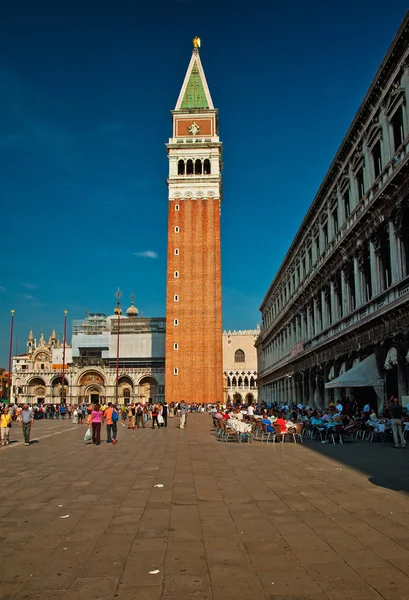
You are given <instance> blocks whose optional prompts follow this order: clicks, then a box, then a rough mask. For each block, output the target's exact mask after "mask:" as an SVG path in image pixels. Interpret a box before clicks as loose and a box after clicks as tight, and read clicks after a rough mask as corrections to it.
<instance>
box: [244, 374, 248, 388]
mask: <svg viewBox="0 0 409 600" xmlns="http://www.w3.org/2000/svg"><path fill="white" fill-rule="evenodd" d="M244 387H249V378H248V377H247V376H246V377H245V378H244Z"/></svg>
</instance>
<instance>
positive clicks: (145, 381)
mask: <svg viewBox="0 0 409 600" xmlns="http://www.w3.org/2000/svg"><path fill="white" fill-rule="evenodd" d="M157 393H158V382H157V381H156V379H154V378H153V377H142V379H141V380H140V382H139V393H138V396H139V398H138V399H139V401H140V402H143V403H149V402H155V401H156V394H157Z"/></svg>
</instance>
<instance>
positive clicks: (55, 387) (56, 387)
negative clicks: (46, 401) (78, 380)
mask: <svg viewBox="0 0 409 600" xmlns="http://www.w3.org/2000/svg"><path fill="white" fill-rule="evenodd" d="M62 383H63V378H62V376H58V377H55V378H54V379H53V380H52V382H51V402H61V401H62V402H65V401H66V399H67V397H68V391H69V387H68V386H69V384H68V379H67V378H66V377H64V390H63V385H62Z"/></svg>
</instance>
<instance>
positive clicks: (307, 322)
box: [306, 304, 312, 340]
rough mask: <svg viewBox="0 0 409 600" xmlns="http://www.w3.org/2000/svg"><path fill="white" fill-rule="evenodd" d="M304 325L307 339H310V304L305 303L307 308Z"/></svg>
mask: <svg viewBox="0 0 409 600" xmlns="http://www.w3.org/2000/svg"><path fill="white" fill-rule="evenodd" d="M306 327H307V340H310V339H311V338H312V329H311V312H310V304H307V309H306Z"/></svg>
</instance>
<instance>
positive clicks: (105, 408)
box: [0, 402, 208, 446]
mask: <svg viewBox="0 0 409 600" xmlns="http://www.w3.org/2000/svg"><path fill="white" fill-rule="evenodd" d="M207 410H208V405H204V404H197V403H185V402H180V403H178V404H174V403H171V404H167V402H159V403H152V402H149V403H146V404H145V403H142V402H137V403H134V402H131V403H130V404H122V405H120V404H115V405H114V404H113V403H112V402H108V403H107V404H85V403H81V404H77V405H68V404H46V405H43V404H32V405H30V404H24V405H22V404H4V405H2V407H1V408H0V420H1V429H0V431H1V445H2V446H7V445H9V443H10V430H11V427H12V425H13V423H15V424H16V425H17V426H18V427H21V428H22V430H23V437H24V444H25V445H26V446H29V445H30V434H31V429H32V427H33V426H34V422H35V421H37V420H41V419H60V418H61V419H62V420H64V419H68V420H71V423H72V424H74V425H82V424H85V425H87V426H88V431H87V433H86V436H85V439H86V441H88V440H90V441H92V443H93V444H95V445H100V443H101V428H102V425H105V426H106V434H107V442H108V444H113V445H115V444H116V443H117V435H118V424H119V423H120V424H121V425H122V426H123V427H125V428H127V429H146V428H147V427H151V428H152V429H159V428H162V427H167V426H168V418H171V419H172V418H173V417H177V418H178V419H179V427H180V429H184V428H185V427H186V425H187V416H188V414H189V413H197V412H202V413H203V412H205V411H207Z"/></svg>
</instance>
